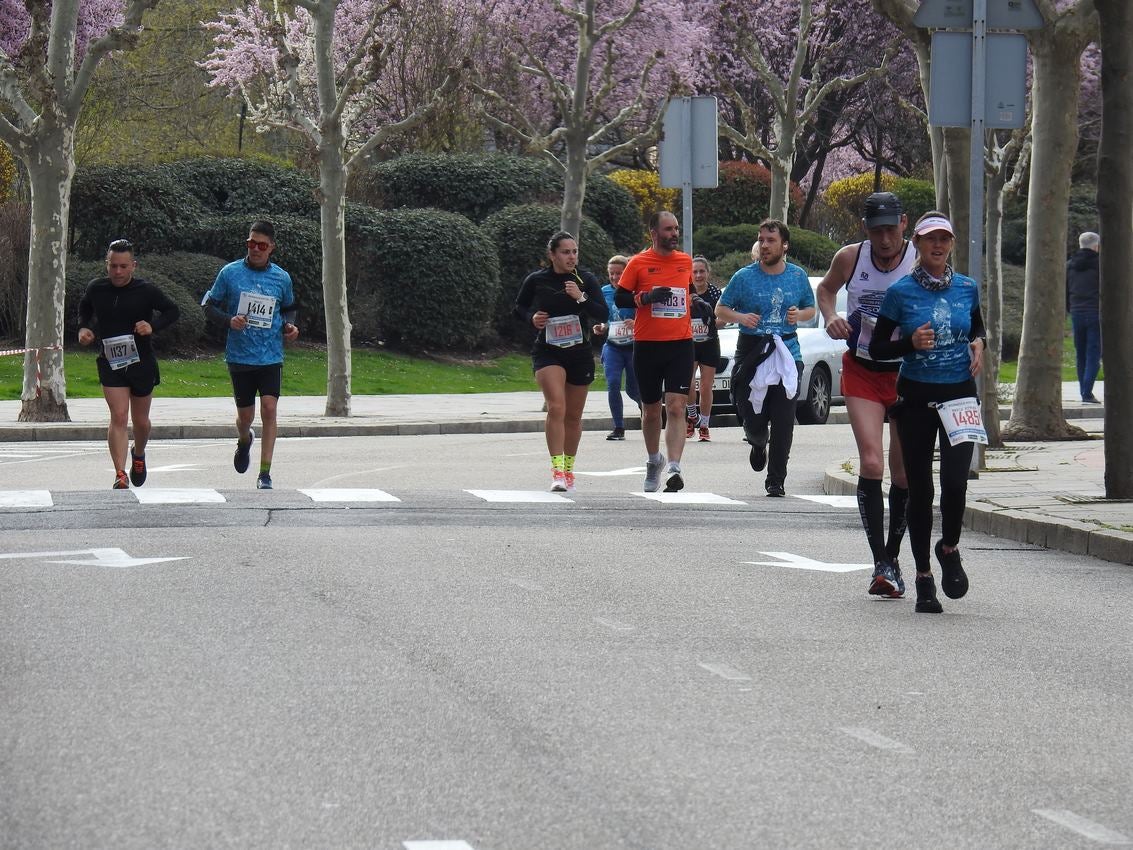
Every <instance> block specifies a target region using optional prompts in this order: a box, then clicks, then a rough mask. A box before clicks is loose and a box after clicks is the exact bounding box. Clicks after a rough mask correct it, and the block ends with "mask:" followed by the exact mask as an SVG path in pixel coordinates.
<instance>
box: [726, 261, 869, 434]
mask: <svg viewBox="0 0 1133 850" xmlns="http://www.w3.org/2000/svg"><path fill="white" fill-rule="evenodd" d="M821 280H822V278H820V277H812V278H811V279H810V286H811V289H814V290H817V289H818V284H819V282H820V281H821ZM817 301H818V295H817V292H816V294H815V303H816V304H817ZM835 309H836V310H837V312H838V314H839V315H840V316H843V317H844V316H845V315H846V287H844V286H843V287H842V288H841V289H839V290H838V299H837V301H836V302H835ZM798 333H799V348H800V349H801V350H802V355H803V373H802V377H801V378H800V379H799V390H800V391H799V400H798V409H797V411H796V413H795V417H796V418H797V419H798V421H799V422H800V423H802V424H803V425H821V424H823V423H824V422H825V421H826V419H827V417H829V416H830V405H831V404H833V403H834V402H843V401H845V399H843V397H842V355H843V354H845V353H846V350H847V348H846V340H844V339H831V338H830V337H829V336H827V334H826V322H824V321H823V320H822V313H821V312H819V311H818V310H817V309H816V310H815V311H814V318H813V319H811V320H810V321H809V322H801V323H800V324H799V331H798ZM719 335H720V365H719V367H718V368H717V370H716V378H715V380H714V381H713V382H712V408H713V410H715V411H725V412H730V413H734V412H735V406H734V405H733V404H732V393H731V390H732V364H733V362H734V361H735V358H736V341H737V339H738V338H739V335H740V331H739V327H738V326H737V325H734V324H731V325H723V326H721V327H720V330H719Z"/></svg>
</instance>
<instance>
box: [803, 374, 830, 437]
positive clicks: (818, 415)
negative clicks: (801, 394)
mask: <svg viewBox="0 0 1133 850" xmlns="http://www.w3.org/2000/svg"><path fill="white" fill-rule="evenodd" d="M807 384H808V385H807V394H806V397H805V398H803V399H800V401H799V405H798V408H797V409H796V410H795V417H796V418H797V419H798V420H799V422H800V423H801V424H803V425H822V424H824V423H825V422H826V420H827V419H828V418H829V416H830V373H829V372H828V371H826V366H825V365H822V364H819V365H817V366H815V367H814V368H813V369H811V371H810V380H809V381H808V382H807Z"/></svg>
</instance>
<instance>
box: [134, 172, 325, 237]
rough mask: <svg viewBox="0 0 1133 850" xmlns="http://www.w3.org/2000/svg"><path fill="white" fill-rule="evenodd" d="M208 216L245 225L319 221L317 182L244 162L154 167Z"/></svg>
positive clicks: (304, 175)
mask: <svg viewBox="0 0 1133 850" xmlns="http://www.w3.org/2000/svg"><path fill="white" fill-rule="evenodd" d="M154 170H155V171H157V172H159V173H162V174H167V175H168V176H169V177H170V178H171V179H172V180H174V181H175V182H176V183H177V184H178V185H179V186H182V187H184V189H185V191H187V192H188V193H189V194H191V195H192V196H193V197H194V198H196V199H197V201H198V202H199V203H200V205H201V207H202V209H203V210H205V211H211V212H213V213H240V214H242V215H244V216H245V217H246V218H247V219H248V220H247V222H245V224H244V226H245V228H246V227H247V226H248V225H249V224H251V223H252V221H253V219H256V218H266V219H269V220H272V221H274V220H275V219H276V218H277V217H279V216H282V215H297V216H302V217H304V218H315V219H317V218H318V217H319V202H318V195H317V193H318V188H319V183H318V181H317V180H315V179H313V178H311V177H310V176H308V175H306V174H303V173H301V172H299V171H294V170H292V169H289V168H281V167H279V166H275V165H268V164H266V163H263V162H253V161H251V160H247V159H234V158H224V159H221V158H219V157H197V158H194V159H182V160H178V161H176V162H169V163H165V164H162V165H158V166H155V168H154Z"/></svg>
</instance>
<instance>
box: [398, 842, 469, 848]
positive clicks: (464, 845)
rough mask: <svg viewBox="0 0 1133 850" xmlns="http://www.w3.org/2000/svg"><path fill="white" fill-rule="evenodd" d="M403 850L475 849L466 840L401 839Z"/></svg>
mask: <svg viewBox="0 0 1133 850" xmlns="http://www.w3.org/2000/svg"><path fill="white" fill-rule="evenodd" d="M401 846H402V847H404V848H405V850H476V848H475V847H473V846H472V845H471V844H469V843H468V842H467V841H402V842H401Z"/></svg>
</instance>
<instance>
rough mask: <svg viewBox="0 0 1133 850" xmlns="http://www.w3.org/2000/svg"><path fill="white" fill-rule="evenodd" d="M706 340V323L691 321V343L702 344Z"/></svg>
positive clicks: (700, 320)
mask: <svg viewBox="0 0 1133 850" xmlns="http://www.w3.org/2000/svg"><path fill="white" fill-rule="evenodd" d="M706 339H708V323H707V322H706V321H704V319H693V320H692V341H693V342H704V341H705V340H706Z"/></svg>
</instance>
